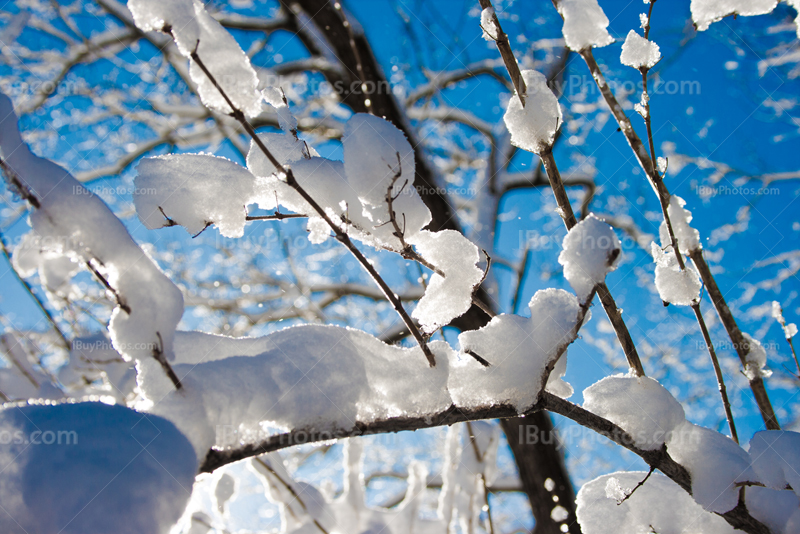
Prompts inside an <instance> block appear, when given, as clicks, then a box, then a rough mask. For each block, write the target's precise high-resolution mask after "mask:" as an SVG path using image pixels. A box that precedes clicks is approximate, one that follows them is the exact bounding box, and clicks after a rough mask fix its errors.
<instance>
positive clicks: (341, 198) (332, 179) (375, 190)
mask: <svg viewBox="0 0 800 534" xmlns="http://www.w3.org/2000/svg"><path fill="white" fill-rule="evenodd" d="M259 137H260V138H261V140H262V141H263V142H264V144H265V145H266V146H267V148H268V149H269V150H270V152H271V153H272V154H273V156H274V157H275V159H277V160H278V161H279V162H280V163H281V164H282V165H284V166H287V167H291V168H292V170H293V173H294V175H295V178H297V181H298V183H299V184H300V185H301V186H302V187H303V188H304V189H305V190H306V191H307V192H308V193H309V194H310V195H311V197H312V198H314V200H315V201H316V202H317V203H319V204H320V205H321V206H322V207H323V208H325V209H326V211H327V212H328V214H329V215H330V216H331V218H332V219H333V220H334V222H336V223H337V224H339V225H340V227H341V228H342V229H343V230H344V231H346V232H347V233H348V235H350V236H351V237H352V238H354V239H357V240H359V241H361V242H363V243H365V244H368V245H371V246H374V247H376V248H386V249H389V250H394V251H399V250H400V248H401V242H400V239H399V238H398V237H397V236H395V235H394V233H395V231H396V230H395V228H394V225H392V224H391V223H390V220H391V219H390V214H389V206H388V203H387V200H386V194H387V192H388V190H389V187H390V185H391V186H392V197H393V198H394V200H393V201H392V210H393V211H394V213H395V220H396V221H397V223H398V226H399V227H400V230H401V231H402V232H403V237H404V239H405V241H406V242H411V240H412V238H414V237H415V236H418V234H419V232H420V230H421V229H422V228H423V227H424V226H425V225H427V224H428V223H429V222H430V220H431V214H430V211H429V210H428V208H427V206H425V203H424V202H423V201H422V199H421V198H420V196H419V194H418V193H417V190H416V188H415V187H414V166H415V163H414V151H413V149H412V148H411V145H410V144H409V143H408V141H407V140H406V138H405V137H404V135H403V133H402V132H401V131H400V130H399V129H397V128H396V127H395V126H394V125H392V124H391V123H390V122H389V121H387V120H385V119H381V118H379V117H374V116H372V115H367V114H356V115H354V116H353V117H351V119H350V120H349V121H348V123H347V125H346V127H345V135H344V139H343V149H344V164H342V162H338V161H332V160H328V159H325V158H320V157H317V156H318V155H317V153H316V151H314V150H313V149H311V148H307V147H306V145H305V144H304V143H303V142H302V141H298V140H296V139H295V138H294V137H293V136H291V135H285V134H274V133H268V134H260V135H259ZM398 154H399V156H400V157H399V162H398ZM247 167H248V169H249V170H250V172H252V173H253V174H254V175H255V176H257V177H258V178H257V180H256V185H255V196H254V198H253V201H255V202H257V203H258V205H259V207H260V208H262V209H266V210H271V209H275V208H276V207H278V206H283V207H284V208H286V209H288V210H289V211H293V212H295V213H302V214H306V215H312V218H311V220H309V231H310V234H309V239H311V240H312V242H315V243H319V242H322V241H324V240H325V239H327V237H328V236H329V235H330V233H331V232H330V229H329V228H327V227H326V225H325V223H324V222H323V221H322V220H321V219H319V218H316V217H313V215H316V213H315V212H314V211H313V210H312V208H311V206H309V205H308V204H307V203H306V202H305V201H304V200H303V199H302V198H301V197H300V195H298V194H297V193H296V192H295V191H294V190H293V189H291V188H290V187H289V186H287V185H286V184H285V183H284V182H283V181H282V180H283V179H282V178H281V177H278V176H276V175H275V173H276V172H277V169H276V168H275V167H274V166H273V165H272V164H271V163H270V162H269V160H268V159H267V158H266V156H265V155H264V154H262V153H261V151H260V150H259V148H258V147H257V146H256V145H255V144H254V143H251V145H250V151H249V153H248V155H247ZM398 172H399V173H400V175H399V177H398V178H397V180H395V182H394V184H393V185H392V181H393V179H394V176H395V175H396V174H397V173H398ZM343 203H344V204H343ZM342 216H346V218H347V222H346V223H343V222H342V219H341V218H342ZM419 240H420V242H423V241H425V237H419Z"/></svg>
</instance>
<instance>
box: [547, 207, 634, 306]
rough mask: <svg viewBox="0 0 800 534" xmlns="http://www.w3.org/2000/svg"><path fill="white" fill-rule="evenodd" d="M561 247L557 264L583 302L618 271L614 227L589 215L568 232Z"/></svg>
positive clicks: (618, 244)
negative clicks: (613, 272)
mask: <svg viewBox="0 0 800 534" xmlns="http://www.w3.org/2000/svg"><path fill="white" fill-rule="evenodd" d="M562 248H563V250H562V251H561V254H559V256H558V263H560V264H561V265H563V266H564V277H565V278H566V279H567V280H568V281H569V283H570V285H571V286H572V289H574V290H575V293H576V294H577V295H578V298H580V299H581V300H582V301H583V300H586V297H588V296H589V293H591V291H592V289H594V287H595V286H596V285H597V284H600V283H602V282H603V281H604V280H605V278H606V275H607V274H608V273H609V272H611V271H613V270H614V269H616V268H617V265H618V264H619V258H620V252H621V249H622V246H621V245H620V242H619V239H618V238H617V235H616V234H615V233H614V229H613V228H611V227H610V226H609V225H608V224H606V223H605V222H603V221H601V220H600V219H598V218H597V217H596V216H595V215H594V214H589V216H588V217H586V218H585V219H584V220H582V221H581V222H579V223H578V224H576V225H575V226H574V227H573V228H572V229H571V230H570V231H569V233H567V235H566V236H565V237H564V242H563V244H562Z"/></svg>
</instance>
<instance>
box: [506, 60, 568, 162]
mask: <svg viewBox="0 0 800 534" xmlns="http://www.w3.org/2000/svg"><path fill="white" fill-rule="evenodd" d="M521 74H522V79H523V80H524V81H525V87H526V92H527V94H526V95H525V106H524V107H523V105H522V102H521V101H520V99H519V95H514V96H512V97H511V99H510V100H509V101H508V108H507V109H506V113H505V115H503V121H504V122H505V123H506V128H508V131H509V133H510V134H511V144H512V145H514V146H516V147H519V148H521V149H523V150H527V151H529V152H533V153H534V154H539V153H541V152H542V151H544V150H545V149H547V148H549V147H551V146H552V145H553V140H554V139H555V135H556V131H558V128H559V126H561V106H560V105H559V103H558V99H557V98H556V95H554V94H553V91H551V90H550V88H549V87H547V78H546V77H545V76H544V74H542V73H541V72H538V71H535V70H523V71H522V72H521Z"/></svg>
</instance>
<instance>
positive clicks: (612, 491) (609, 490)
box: [606, 476, 627, 503]
mask: <svg viewBox="0 0 800 534" xmlns="http://www.w3.org/2000/svg"><path fill="white" fill-rule="evenodd" d="M626 496H627V493H626V492H625V490H623V489H622V486H621V485H620V483H619V479H618V478H617V477H613V476H609V477H608V478H607V479H606V497H608V498H609V499H614V500H615V501H617V503H621V502H622V501H623V500H624V499H625V497H626Z"/></svg>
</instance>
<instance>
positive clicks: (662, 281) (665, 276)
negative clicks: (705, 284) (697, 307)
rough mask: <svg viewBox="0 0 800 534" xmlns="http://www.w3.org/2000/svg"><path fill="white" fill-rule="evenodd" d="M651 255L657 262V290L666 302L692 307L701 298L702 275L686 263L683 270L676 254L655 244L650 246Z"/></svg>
mask: <svg viewBox="0 0 800 534" xmlns="http://www.w3.org/2000/svg"><path fill="white" fill-rule="evenodd" d="M650 253H651V254H652V255H653V260H654V261H655V262H656V280H655V281H656V289H657V290H658V295H659V297H661V300H663V301H664V302H669V303H670V304H675V305H677V306H690V305H691V304H692V303H693V302H694V301H695V300H696V299H698V298H699V297H700V289H701V288H702V283H701V282H700V275H699V274H698V273H697V271H696V270H695V268H694V267H692V266H691V265H689V264H688V263H686V262H684V266H685V269H683V270H681V268H680V265H678V259H677V258H676V257H675V253H674V252H672V249H671V248H669V249H668V250H667V251H664V250H663V249H662V248H661V247H659V246H658V245H656V244H655V243H651V244H650Z"/></svg>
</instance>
